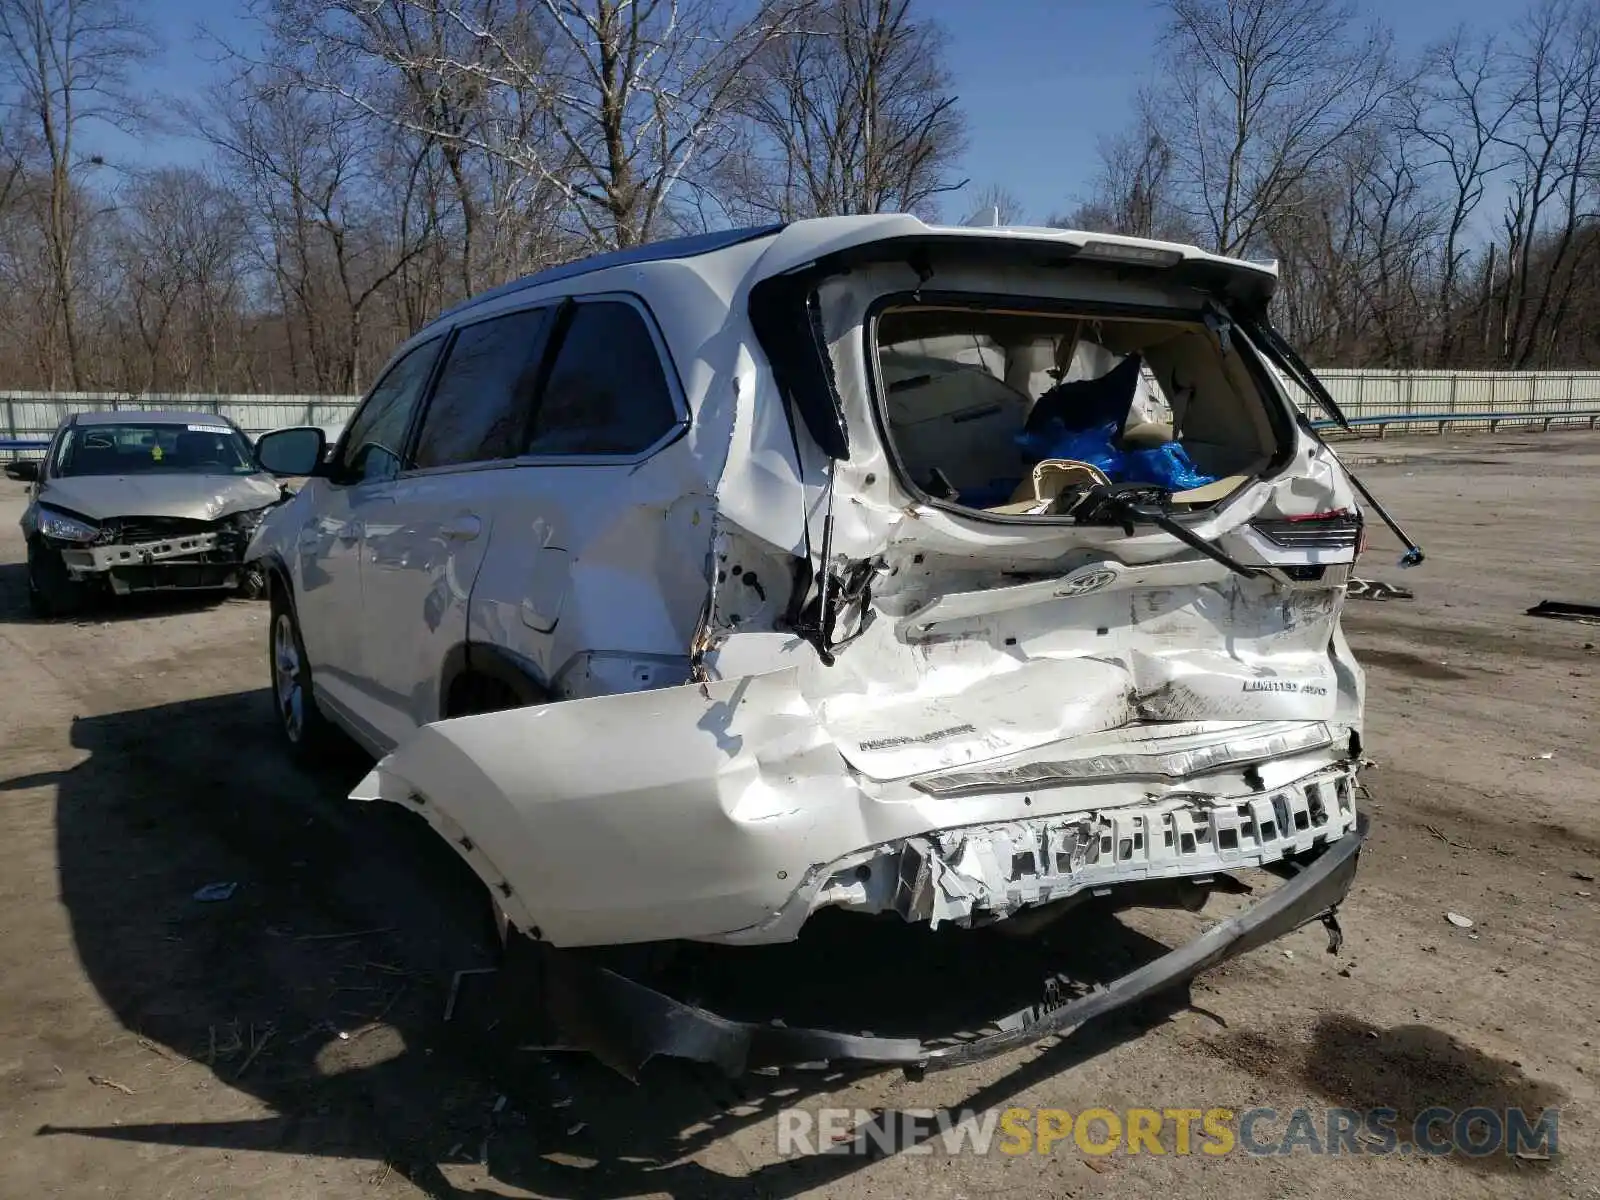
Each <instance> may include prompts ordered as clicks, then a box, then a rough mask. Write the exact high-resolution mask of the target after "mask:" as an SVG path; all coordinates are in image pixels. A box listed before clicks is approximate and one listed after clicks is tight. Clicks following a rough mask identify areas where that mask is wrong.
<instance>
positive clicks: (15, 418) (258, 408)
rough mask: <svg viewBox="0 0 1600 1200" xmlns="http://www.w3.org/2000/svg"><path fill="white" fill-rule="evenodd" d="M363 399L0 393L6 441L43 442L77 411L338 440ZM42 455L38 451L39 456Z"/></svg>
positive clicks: (0, 427)
mask: <svg viewBox="0 0 1600 1200" xmlns="http://www.w3.org/2000/svg"><path fill="white" fill-rule="evenodd" d="M358 399H359V397H357V396H206V395H202V396H196V395H163V394H159V393H154V392H151V393H147V394H145V395H141V396H129V395H126V394H124V393H117V392H5V393H0V439H3V440H19V439H20V440H23V441H29V440H39V439H43V438H48V437H49V436H50V435H51V434H52V433H54V432H55V428H56V426H57V425H59V424H60V423H61V420H62V418H63V417H65V416H67V414H69V413H74V412H96V411H103V410H108V409H119V410H124V411H127V412H141V411H144V412H148V411H150V410H152V409H177V410H179V411H181V412H208V413H220V414H222V415H223V416H227V417H231V418H232V419H233V420H235V421H237V422H238V423H239V426H240V428H242V429H243V430H244V431H245V432H246V433H248V434H251V435H252V436H254V435H256V434H260V433H265V432H266V431H267V430H269V429H282V428H284V427H285V426H288V425H318V426H321V427H322V428H323V429H325V430H327V432H328V436H329V437H330V438H332V437H337V436H338V433H339V431H340V430H341V429H343V428H344V423H345V421H347V420H348V419H349V417H350V414H351V413H352V412H353V411H354V410H355V406H356V401H357V400H358ZM35 453H36V452H35Z"/></svg>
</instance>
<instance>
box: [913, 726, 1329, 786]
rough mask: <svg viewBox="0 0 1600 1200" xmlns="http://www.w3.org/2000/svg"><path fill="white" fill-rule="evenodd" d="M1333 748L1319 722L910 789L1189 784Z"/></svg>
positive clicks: (973, 774) (934, 780)
mask: <svg viewBox="0 0 1600 1200" xmlns="http://www.w3.org/2000/svg"><path fill="white" fill-rule="evenodd" d="M1332 742H1333V734H1332V732H1331V731H1330V730H1329V729H1328V726H1327V725H1326V724H1323V723H1322V722H1316V723H1314V724H1308V725H1304V726H1301V727H1298V728H1292V729H1282V730H1275V731H1273V732H1271V733H1266V734H1259V735H1256V736H1253V737H1242V738H1238V739H1235V740H1232V741H1226V742H1214V743H1212V744H1210V745H1205V746H1199V747H1196V748H1194V749H1190V750H1182V751H1160V752H1153V753H1150V752H1147V753H1122V754H1095V755H1090V756H1088V757H1086V758H1077V759H1066V760H1062V761H1057V762H1035V763H1028V764H1027V765H1026V766H1021V767H1011V768H1007V769H1003V770H982V769H977V770H970V771H949V772H946V773H945V774H942V775H933V776H929V777H927V778H923V779H918V780H916V781H914V782H913V784H912V786H913V787H915V788H916V789H917V790H918V791H922V792H927V793H928V794H929V795H934V796H960V795H976V794H979V793H983V792H995V791H1017V790H1021V789H1026V788H1036V787H1046V786H1049V785H1052V784H1058V783H1073V782H1076V781H1080V780H1087V779H1095V780H1102V781H1104V780H1111V779H1151V780H1168V779H1186V778H1190V777H1193V776H1198V775H1205V774H1208V773H1210V772H1212V771H1218V770H1221V769H1222V768H1223V767H1236V766H1246V765H1248V764H1251V763H1258V762H1266V761H1268V760H1270V759H1275V758H1287V757H1289V756H1290V755H1294V754H1301V753H1304V752H1305V751H1308V750H1317V749H1321V748H1322V747H1323V746H1327V745H1331V744H1332Z"/></svg>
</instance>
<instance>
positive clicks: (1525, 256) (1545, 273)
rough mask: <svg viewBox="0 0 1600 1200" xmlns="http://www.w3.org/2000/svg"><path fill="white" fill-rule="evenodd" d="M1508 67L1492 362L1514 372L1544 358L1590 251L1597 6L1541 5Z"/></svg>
mask: <svg viewBox="0 0 1600 1200" xmlns="http://www.w3.org/2000/svg"><path fill="white" fill-rule="evenodd" d="M1510 62H1511V69H1512V70H1513V71H1514V72H1515V75H1514V80H1515V82H1514V84H1513V86H1514V88H1515V91H1514V93H1513V99H1514V103H1513V105H1512V110H1511V114H1510V119H1509V120H1508V121H1507V123H1506V124H1505V125H1504V126H1503V127H1502V129H1501V131H1500V133H1499V134H1498V135H1497V138H1496V140H1497V142H1498V143H1499V144H1500V145H1502V146H1504V147H1505V148H1506V149H1507V150H1509V151H1510V152H1511V156H1512V172H1513V173H1512V176H1511V179H1510V197H1509V199H1508V200H1507V202H1506V207H1505V212H1504V215H1503V217H1502V226H1503V230H1504V234H1505V264H1506V273H1505V278H1504V281H1503V283H1502V284H1501V285H1500V286H1499V288H1498V292H1499V295H1498V302H1499V311H1500V331H1499V335H1498V339H1497V341H1498V346H1497V357H1498V359H1499V360H1500V361H1501V362H1503V363H1504V364H1505V365H1507V366H1510V367H1513V368H1516V369H1519V370H1521V369H1525V368H1527V367H1529V366H1531V365H1533V364H1534V362H1535V360H1536V359H1537V358H1540V357H1542V358H1544V359H1545V360H1547V361H1548V359H1549V358H1550V352H1551V349H1552V347H1553V344H1554V343H1553V337H1552V335H1553V331H1554V330H1555V329H1556V328H1559V327H1560V325H1561V324H1562V323H1563V321H1564V319H1565V317H1566V313H1567V306H1568V303H1569V301H1570V299H1571V296H1572V291H1573V289H1574V288H1575V287H1576V286H1577V284H1578V281H1579V278H1580V275H1581V274H1582V272H1581V271H1580V269H1579V268H1581V267H1582V266H1583V265H1584V263H1585V260H1587V259H1588V257H1589V251H1590V249H1591V247H1592V242H1591V240H1590V239H1587V238H1583V237H1581V236H1580V234H1581V233H1582V231H1583V228H1584V226H1585V225H1586V224H1587V223H1589V222H1592V221H1593V220H1594V218H1595V216H1596V212H1595V186H1596V183H1597V181H1600V154H1597V150H1600V6H1597V5H1596V4H1595V3H1594V2H1593V0H1544V2H1543V3H1542V4H1541V5H1540V6H1539V7H1538V8H1536V9H1535V10H1533V11H1532V12H1531V13H1530V14H1529V15H1528V18H1527V20H1526V22H1525V24H1524V25H1523V27H1522V28H1521V29H1520V30H1519V33H1518V39H1517V44H1516V46H1515V48H1514V49H1513V51H1512V54H1511V56H1510Z"/></svg>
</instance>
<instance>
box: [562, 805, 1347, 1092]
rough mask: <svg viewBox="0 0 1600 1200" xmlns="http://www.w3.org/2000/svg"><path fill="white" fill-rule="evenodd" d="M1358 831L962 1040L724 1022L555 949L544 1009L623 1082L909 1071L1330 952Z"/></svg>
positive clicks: (960, 1062)
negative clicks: (1226, 973) (1274, 949)
mask: <svg viewBox="0 0 1600 1200" xmlns="http://www.w3.org/2000/svg"><path fill="white" fill-rule="evenodd" d="M1366 833H1367V820H1366V818H1365V817H1364V816H1362V817H1359V818H1358V821H1357V825H1356V828H1355V830H1354V831H1353V832H1351V833H1349V834H1347V835H1345V836H1344V837H1342V838H1340V839H1339V840H1338V841H1336V842H1333V843H1332V844H1331V845H1329V846H1328V847H1327V848H1326V849H1325V850H1324V851H1323V852H1322V853H1321V854H1320V855H1318V856H1317V857H1316V858H1315V859H1312V860H1311V861H1310V862H1309V863H1307V864H1305V865H1303V866H1302V867H1301V869H1300V871H1299V873H1298V874H1296V875H1294V876H1293V877H1292V878H1290V879H1289V880H1288V881H1286V882H1285V883H1284V884H1283V885H1282V886H1280V887H1278V888H1276V889H1275V890H1274V891H1273V892H1272V893H1271V894H1270V895H1268V896H1266V897H1265V898H1263V899H1262V900H1260V901H1258V902H1257V903H1256V904H1255V905H1253V906H1252V907H1250V908H1249V909H1247V910H1245V911H1244V912H1242V913H1240V914H1238V915H1237V916H1234V917H1229V918H1228V919H1227V920H1224V921H1221V922H1219V923H1218V924H1216V925H1214V926H1212V927H1211V928H1210V929H1208V930H1206V931H1205V932H1204V933H1202V934H1201V935H1200V936H1199V937H1197V938H1195V939H1194V940H1193V941H1191V942H1189V943H1188V944H1187V945H1184V946H1181V947H1179V948H1178V949H1176V950H1172V951H1170V952H1169V953H1167V954H1165V955H1163V956H1162V957H1160V958H1158V959H1156V960H1155V961H1154V962H1150V963H1147V964H1145V965H1144V966H1142V967H1140V968H1138V969H1137V970H1134V971H1132V972H1130V973H1129V974H1127V975H1124V976H1123V977H1122V978H1121V979H1118V980H1116V981H1115V982H1114V983H1112V984H1110V985H1109V986H1107V987H1105V988H1104V989H1102V990H1100V991H1097V992H1094V993H1092V994H1090V995H1088V996H1084V997H1082V998H1080V999H1076V1000H1072V1001H1069V1002H1066V1003H1064V1004H1052V1003H1051V1002H1049V1001H1048V1000H1046V1001H1045V1002H1043V1003H1040V1004H1037V1005H1031V1006H1029V1007H1028V1008H1025V1009H1023V1010H1021V1011H1019V1012H1015V1013H1011V1014H1009V1015H1007V1016H1005V1017H1002V1018H1000V1019H998V1020H996V1021H994V1022H993V1023H992V1024H993V1026H994V1028H995V1029H996V1032H994V1033H991V1034H988V1035H987V1036H984V1037H980V1038H976V1039H973V1040H969V1041H961V1042H955V1043H951V1044H937V1045H930V1044H926V1043H923V1042H920V1041H918V1040H916V1039H911V1038H883V1037H871V1036H862V1035H856V1034H848V1033H836V1032H832V1031H830V1030H822V1029H790V1028H787V1027H784V1026H778V1025H757V1024H752V1023H748V1022H740V1021H730V1020H727V1019H725V1018H723V1017H719V1016H717V1015H716V1014H715V1013H711V1012H708V1011H706V1010H705V1009H703V1008H696V1007H694V1006H692V1005H688V1004H683V1003H680V1002H679V1001H677V1000H674V999H672V998H671V997H669V996H665V995H663V994H661V993H660V992H656V991H653V990H651V989H650V988H647V987H645V986H644V985H642V984H640V983H637V982H635V981H633V980H631V979H628V978H626V977H624V976H621V975H618V974H615V973H613V972H611V971H606V970H603V969H599V968H594V967H590V966H587V965H585V964H582V963H579V962H577V961H576V960H574V959H572V958H571V957H569V956H566V955H563V954H562V953H561V952H559V951H554V952H551V954H550V958H549V968H550V977H549V982H550V985H551V986H550V994H549V1003H550V1005H551V1010H552V1014H551V1015H552V1016H554V1017H555V1019H556V1020H557V1021H558V1022H559V1023H560V1024H561V1026H562V1027H563V1028H564V1029H565V1030H566V1031H567V1032H568V1034H569V1035H570V1036H572V1037H574V1038H575V1039H577V1040H579V1041H580V1042H581V1043H582V1044H583V1046H584V1048H585V1049H587V1050H589V1051H590V1052H591V1053H593V1054H594V1055H595V1056H596V1057H597V1058H599V1059H600V1060H601V1061H602V1062H604V1063H606V1065H608V1066H610V1067H612V1068H613V1069H614V1070H617V1071H618V1072H620V1073H622V1074H623V1075H625V1076H627V1077H628V1078H635V1077H636V1076H637V1073H638V1071H639V1069H640V1068H641V1067H643V1066H644V1064H645V1063H646V1062H648V1061H649V1060H650V1059H652V1058H654V1057H656V1056H658V1055H666V1056H669V1057H675V1058H687V1059H692V1060H695V1061H698V1062H706V1063H711V1064H714V1065H715V1066H717V1067H719V1068H721V1069H722V1070H723V1071H725V1072H726V1073H728V1074H729V1075H735V1076H736V1075H739V1074H742V1073H744V1072H745V1071H746V1070H749V1069H751V1068H754V1067H762V1066H780V1065H785V1064H796V1063H804V1062H816V1061H823V1060H826V1061H834V1062H838V1061H853V1062H864V1063H887V1064H896V1065H900V1066H903V1067H905V1068H906V1070H907V1072H908V1073H917V1072H921V1071H936V1070H943V1069H946V1068H949V1067H959V1066H964V1065H966V1064H968V1063H973V1062H980V1061H982V1060H984V1059H989V1058H994V1057H996V1056H997V1055H1000V1054H1004V1053H1007V1052H1008V1051H1011V1050H1015V1049H1018V1048H1020V1047H1022V1046H1026V1045H1029V1044H1031V1043H1033V1042H1037V1041H1039V1040H1041V1039H1043V1038H1046V1037H1050V1036H1052V1035H1058V1034H1064V1033H1067V1032H1069V1031H1070V1030H1072V1029H1074V1028H1075V1027H1077V1026H1079V1025H1082V1024H1084V1023H1085V1022H1087V1021H1090V1020H1093V1019H1094V1018H1096V1017H1100V1016H1104V1015H1105V1014H1107V1013H1109V1012H1113V1011H1115V1010H1117V1009H1120V1008H1124V1007H1126V1006H1128V1005H1131V1004H1133V1003H1135V1002H1137V1001H1140V1000H1143V999H1145V998H1146V997H1149V996H1153V995H1156V994H1158V993H1161V992H1164V991H1167V990H1168V989H1170V988H1172V987H1175V986H1177V985H1179V984H1182V983H1185V982H1187V981H1188V980H1190V979H1192V978H1193V977H1194V976H1196V975H1198V974H1199V973H1200V972H1202V971H1205V970H1207V969H1209V968H1211V967H1214V966H1216V965H1217V964H1218V963H1221V962H1225V961H1227V960H1228V959H1230V958H1234V957H1236V956H1238V955H1240V954H1244V953H1246V952H1248V951H1250V950H1254V949H1256V948H1257V947H1260V946H1263V945H1265V944H1267V943H1268V942H1271V941H1273V940H1275V939H1277V938H1279V937H1282V936H1283V935H1284V934H1286V933H1289V932H1291V931H1293V930H1295V929H1297V928H1299V927H1300V926H1302V925H1305V924H1308V923H1310V922H1312V921H1315V920H1317V919H1319V918H1322V919H1325V920H1326V921H1327V922H1328V924H1329V932H1330V945H1329V950H1330V952H1332V951H1336V950H1337V949H1338V945H1339V942H1340V936H1339V933H1338V926H1337V924H1336V923H1335V922H1334V921H1333V913H1334V910H1335V909H1336V908H1337V907H1338V905H1339V904H1340V903H1341V902H1342V901H1343V900H1344V898H1345V896H1346V895H1347V894H1348V893H1349V891H1350V886H1351V883H1352V882H1353V880H1354V878H1355V873H1356V864H1357V860H1358V858H1359V855H1360V851H1361V846H1362V844H1363V842H1364V841H1365V838H1366Z"/></svg>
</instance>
